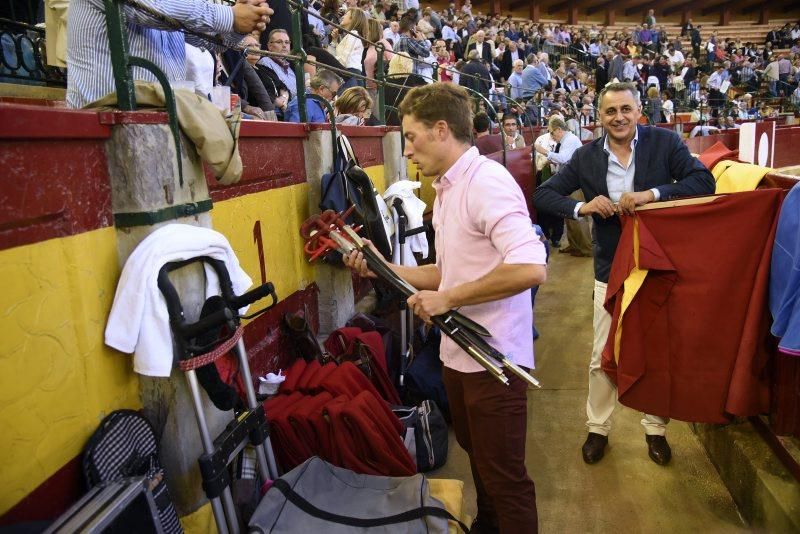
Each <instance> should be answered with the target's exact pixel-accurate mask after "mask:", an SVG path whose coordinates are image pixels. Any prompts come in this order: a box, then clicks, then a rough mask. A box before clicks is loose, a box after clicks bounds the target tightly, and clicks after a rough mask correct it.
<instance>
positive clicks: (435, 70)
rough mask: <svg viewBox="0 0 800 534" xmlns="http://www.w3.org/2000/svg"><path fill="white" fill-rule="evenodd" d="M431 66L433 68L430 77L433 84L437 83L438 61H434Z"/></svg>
mask: <svg viewBox="0 0 800 534" xmlns="http://www.w3.org/2000/svg"><path fill="white" fill-rule="evenodd" d="M431 66H432V67H433V76H432V78H433V81H434V82H438V81H439V62H438V61H434V62H433V64H432V65H431Z"/></svg>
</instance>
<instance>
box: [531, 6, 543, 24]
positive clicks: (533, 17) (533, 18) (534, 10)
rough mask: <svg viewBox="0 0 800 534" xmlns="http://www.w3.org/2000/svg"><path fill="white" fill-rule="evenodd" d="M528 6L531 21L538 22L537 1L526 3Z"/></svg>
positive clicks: (539, 14) (539, 13)
mask: <svg viewBox="0 0 800 534" xmlns="http://www.w3.org/2000/svg"><path fill="white" fill-rule="evenodd" d="M528 6H529V15H530V18H531V21H533V22H536V23H538V22H539V19H540V18H541V10H540V6H539V2H538V1H533V2H530V3H529V4H528Z"/></svg>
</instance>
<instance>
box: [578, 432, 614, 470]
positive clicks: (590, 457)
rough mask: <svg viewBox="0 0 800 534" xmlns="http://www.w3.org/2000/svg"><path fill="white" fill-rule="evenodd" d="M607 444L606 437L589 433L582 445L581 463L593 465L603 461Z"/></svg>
mask: <svg viewBox="0 0 800 534" xmlns="http://www.w3.org/2000/svg"><path fill="white" fill-rule="evenodd" d="M607 444H608V436H604V435H602V434H597V433H596V432H589V436H588V437H587V438H586V443H584V444H583V448H582V449H581V451H582V452H583V461H584V462H586V463H587V464H595V463H597V462H599V461H600V460H602V459H603V455H604V454H605V451H606V445H607Z"/></svg>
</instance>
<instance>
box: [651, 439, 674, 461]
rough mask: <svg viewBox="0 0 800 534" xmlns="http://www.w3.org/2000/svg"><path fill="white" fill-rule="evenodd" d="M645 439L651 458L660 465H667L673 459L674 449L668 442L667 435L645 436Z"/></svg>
mask: <svg viewBox="0 0 800 534" xmlns="http://www.w3.org/2000/svg"><path fill="white" fill-rule="evenodd" d="M645 439H646V440H647V452H648V454H649V455H650V459H651V460H653V461H654V462H655V463H657V464H658V465H667V464H668V463H669V461H670V460H671V459H672V449H670V447H669V443H667V438H666V436H645Z"/></svg>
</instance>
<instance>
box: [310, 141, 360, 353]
mask: <svg viewBox="0 0 800 534" xmlns="http://www.w3.org/2000/svg"><path fill="white" fill-rule="evenodd" d="M331 150H332V149H331V132H330V131H326V130H316V131H312V132H311V133H309V136H308V140H307V141H305V143H304V144H303V151H304V153H305V162H306V177H307V181H308V208H309V210H308V211H309V213H319V201H320V196H321V187H320V184H321V180H322V175H323V174H325V173H329V172H331V169H332V168H333V154H332V153H331ZM316 269H317V285H318V286H319V301H318V303H319V332H318V333H317V336H318V337H319V338H320V339H325V338H327V337H328V334H330V333H331V332H333V331H334V330H336V329H337V328H339V327H341V326H342V325H343V324H345V322H347V320H348V319H349V318H350V317H352V315H353V314H354V313H355V294H354V292H353V278H352V275H351V274H350V271H349V270H348V269H344V268H342V267H332V266H330V265H326V264H324V263H318V264H317V267H316Z"/></svg>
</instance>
